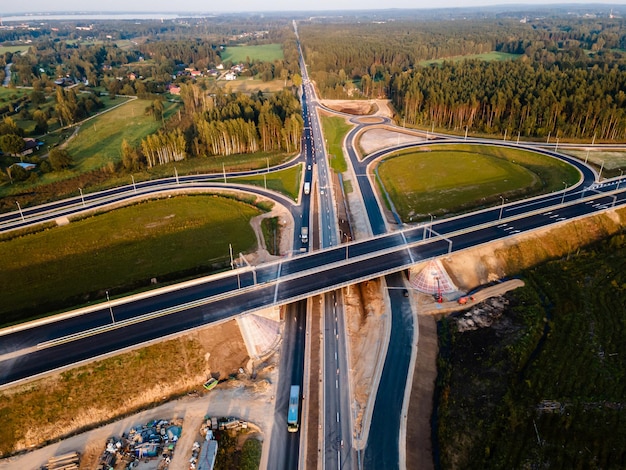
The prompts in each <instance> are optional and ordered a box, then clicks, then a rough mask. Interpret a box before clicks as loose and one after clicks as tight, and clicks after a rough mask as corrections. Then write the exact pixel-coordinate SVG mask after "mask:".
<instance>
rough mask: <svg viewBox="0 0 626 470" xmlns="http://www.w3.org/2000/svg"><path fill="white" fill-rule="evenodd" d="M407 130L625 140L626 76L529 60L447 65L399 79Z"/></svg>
mask: <svg viewBox="0 0 626 470" xmlns="http://www.w3.org/2000/svg"><path fill="white" fill-rule="evenodd" d="M390 88H391V96H392V101H393V103H394V105H395V106H396V108H397V109H398V110H399V112H400V114H401V115H402V118H403V119H405V120H406V123H407V124H411V125H413V124H415V125H421V126H430V125H431V124H433V125H435V126H436V127H445V128H449V129H464V128H465V127H467V128H468V129H469V130H474V131H480V132H486V133H500V134H502V133H504V132H508V135H509V136H511V135H512V134H518V133H519V134H520V135H522V136H526V137H529V136H547V135H552V136H555V137H558V136H562V137H568V138H593V137H594V136H596V137H597V138H598V139H607V140H615V139H624V138H626V114H625V106H626V93H625V91H626V73H624V72H623V71H621V70H620V68H619V67H617V66H613V67H609V66H608V65H605V66H604V67H599V66H597V65H596V66H593V67H591V68H581V69H576V68H572V69H565V70H561V69H560V68H559V67H549V68H546V67H544V66H542V65H540V64H537V63H534V64H533V63H529V61H523V60H519V61H512V62H481V61H464V62H458V63H453V62H446V63H444V64H443V65H441V66H433V67H425V68H419V69H416V70H413V71H410V72H406V73H404V74H400V75H398V76H397V77H394V78H393V80H392V83H391V86H390Z"/></svg>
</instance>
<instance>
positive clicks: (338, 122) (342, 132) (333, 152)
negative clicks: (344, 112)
mask: <svg viewBox="0 0 626 470" xmlns="http://www.w3.org/2000/svg"><path fill="white" fill-rule="evenodd" d="M351 128H352V125H351V124H348V123H347V122H346V121H345V119H343V118H340V117H337V116H332V117H329V116H322V129H323V131H324V137H325V138H326V151H327V152H328V154H329V158H330V166H331V168H332V169H333V170H335V171H336V172H337V173H342V172H344V171H346V170H347V168H348V166H347V164H346V160H345V157H344V155H343V147H342V144H343V139H344V138H345V136H346V134H347V133H348V132H349V131H350V129H351Z"/></svg>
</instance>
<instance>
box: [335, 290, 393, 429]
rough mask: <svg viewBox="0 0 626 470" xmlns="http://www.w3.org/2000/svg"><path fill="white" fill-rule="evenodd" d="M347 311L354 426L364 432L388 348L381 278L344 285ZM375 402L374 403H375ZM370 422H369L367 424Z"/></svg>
mask: <svg viewBox="0 0 626 470" xmlns="http://www.w3.org/2000/svg"><path fill="white" fill-rule="evenodd" d="M343 298H344V303H345V305H344V312H345V318H346V328H347V332H348V336H349V338H350V341H349V342H348V344H349V348H350V351H349V357H350V369H351V370H352V393H353V395H354V399H355V400H356V407H357V413H356V419H355V423H354V430H355V432H356V435H357V436H360V435H361V434H362V432H363V426H364V420H365V421H366V418H367V413H368V412H369V413H371V410H367V406H368V400H369V398H370V396H372V394H375V392H376V389H377V384H378V380H377V379H376V376H375V373H376V369H377V365H378V362H379V359H380V356H381V354H382V353H383V352H384V351H385V348H384V344H383V341H384V335H383V333H384V331H385V325H384V316H383V314H384V313H385V312H386V304H385V301H384V293H383V290H382V284H381V280H380V279H375V280H373V281H367V282H363V283H361V284H356V285H353V286H350V287H347V288H346V289H344V296H343ZM372 406H373V403H372ZM365 425H367V424H365Z"/></svg>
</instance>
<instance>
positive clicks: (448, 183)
mask: <svg viewBox="0 0 626 470" xmlns="http://www.w3.org/2000/svg"><path fill="white" fill-rule="evenodd" d="M378 175H379V177H380V181H381V182H382V184H383V186H384V189H385V191H386V193H387V194H388V196H389V197H390V198H391V201H392V202H393V205H394V206H395V209H396V212H397V213H398V214H399V215H400V217H401V218H402V220H403V221H404V222H411V221H416V220H420V219H424V218H427V217H428V214H433V215H443V214H454V213H459V212H463V211H468V210H472V209H477V208H480V207H487V206H489V205H493V204H494V203H500V201H501V199H500V196H502V197H504V198H505V199H506V200H507V201H510V200H514V199H520V198H523V197H529V196H532V195H536V194H540V193H545V192H551V191H556V190H560V189H563V187H564V184H563V183H564V182H565V183H567V184H568V185H569V186H571V185H572V184H574V183H576V182H577V181H578V180H579V179H580V175H579V173H578V170H576V169H575V168H573V167H572V166H570V165H568V164H566V163H564V162H562V161H560V160H556V159H554V158H550V157H547V156H544V155H540V154H537V153H534V152H529V151H525V150H519V149H511V148H507V147H496V146H487V145H434V146H429V147H422V148H420V149H418V150H411V151H404V152H401V153H399V154H396V155H392V156H391V157H387V158H386V159H385V160H383V161H382V162H381V163H380V164H379V166H378Z"/></svg>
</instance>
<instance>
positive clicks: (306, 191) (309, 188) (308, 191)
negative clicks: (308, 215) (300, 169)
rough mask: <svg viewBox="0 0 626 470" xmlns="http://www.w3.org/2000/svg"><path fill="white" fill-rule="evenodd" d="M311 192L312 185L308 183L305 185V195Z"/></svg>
mask: <svg viewBox="0 0 626 470" xmlns="http://www.w3.org/2000/svg"><path fill="white" fill-rule="evenodd" d="M310 192H311V183H309V182H308V181H307V182H306V183H304V194H309V193H310Z"/></svg>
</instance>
